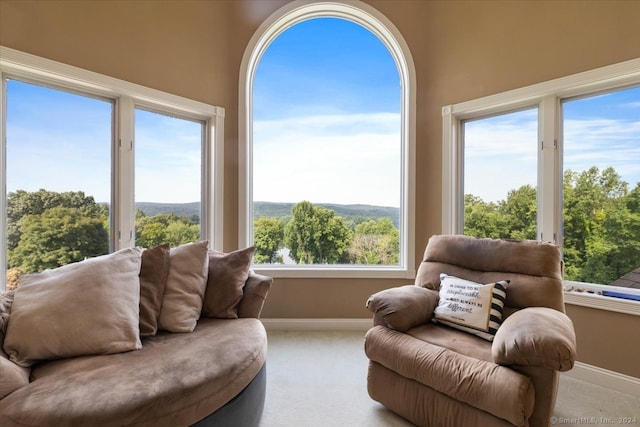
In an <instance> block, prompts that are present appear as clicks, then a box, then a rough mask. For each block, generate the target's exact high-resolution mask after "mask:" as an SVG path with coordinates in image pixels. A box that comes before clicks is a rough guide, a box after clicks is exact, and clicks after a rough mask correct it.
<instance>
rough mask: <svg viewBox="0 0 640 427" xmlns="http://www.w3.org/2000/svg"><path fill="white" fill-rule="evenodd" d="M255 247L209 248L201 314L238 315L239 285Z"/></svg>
mask: <svg viewBox="0 0 640 427" xmlns="http://www.w3.org/2000/svg"><path fill="white" fill-rule="evenodd" d="M255 251H256V248H255V247H254V246H251V247H248V248H246V249H239V250H237V251H233V252H229V253H223V252H218V251H214V250H210V251H209V277H208V279H207V291H206V293H205V295H204V306H203V309H202V313H203V314H204V315H205V316H207V317H216V318H221V319H237V318H238V304H239V303H240V300H241V299H242V295H243V291H242V288H243V287H244V284H245V282H246V281H247V278H248V277H249V269H250V268H251V260H252V259H253V254H254V252H255Z"/></svg>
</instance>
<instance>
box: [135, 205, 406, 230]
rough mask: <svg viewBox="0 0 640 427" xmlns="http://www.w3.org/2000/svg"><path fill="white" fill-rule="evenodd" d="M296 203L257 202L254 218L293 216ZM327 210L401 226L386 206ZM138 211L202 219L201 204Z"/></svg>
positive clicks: (142, 207)
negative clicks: (387, 219)
mask: <svg viewBox="0 0 640 427" xmlns="http://www.w3.org/2000/svg"><path fill="white" fill-rule="evenodd" d="M294 205H295V203H276V202H255V203H254V204H253V208H254V211H253V212H254V216H255V217H256V218H259V217H261V216H267V217H271V218H281V217H286V216H289V215H291V208H293V206H294ZM317 205H318V206H323V207H325V208H327V209H331V210H333V211H335V213H336V215H338V216H341V217H343V218H374V219H378V218H391V220H392V221H393V223H394V225H395V226H396V227H398V226H399V225H398V224H399V222H400V220H399V217H400V214H399V209H398V208H391V207H386V206H372V205H339V204H333V203H319V204H317ZM136 209H140V210H141V211H142V212H144V214H145V215H147V216H153V215H156V214H159V213H175V214H177V215H179V216H186V217H190V218H191V217H193V216H194V215H195V216H197V217H200V202H192V203H149V202H141V203H136Z"/></svg>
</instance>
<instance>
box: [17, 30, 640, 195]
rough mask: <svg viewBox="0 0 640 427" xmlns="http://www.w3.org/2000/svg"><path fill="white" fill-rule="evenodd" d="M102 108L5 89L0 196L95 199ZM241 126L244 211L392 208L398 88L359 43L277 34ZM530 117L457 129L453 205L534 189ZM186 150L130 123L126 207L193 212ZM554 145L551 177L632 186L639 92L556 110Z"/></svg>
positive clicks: (191, 159) (104, 174) (24, 88)
mask: <svg viewBox="0 0 640 427" xmlns="http://www.w3.org/2000/svg"><path fill="white" fill-rule="evenodd" d="M223 107H224V106H223ZM111 108H112V105H111V103H110V102H108V101H106V100H98V99H91V98H86V97H82V96H77V95H72V94H68V93H64V92H61V91H56V90H51V89H45V88H41V87H38V86H34V85H30V84H25V83H20V82H15V81H12V82H10V83H9V85H8V117H7V121H8V127H7V136H8V141H7V142H8V144H7V146H8V148H7V155H8V165H7V178H8V179H7V181H8V183H7V184H8V185H7V189H8V191H15V190H16V189H25V190H28V191H35V190H37V189H39V188H46V189H48V190H52V191H79V190H81V191H84V192H85V193H86V194H90V195H93V196H94V197H95V198H96V200H97V201H107V200H109V197H110V196H109V191H110V188H109V185H110V180H111V178H110V164H109V162H110V158H111V147H110V143H111V137H110V134H111ZM253 115H254V157H253V158H254V165H253V168H254V182H253V184H254V200H266V201H275V202H297V201H300V200H303V199H306V200H310V201H312V202H314V203H322V202H332V203H364V204H374V205H384V206H399V189H400V181H399V174H400V158H399V151H400V150H399V148H400V145H399V144H400V141H399V138H400V136H399V135H400V125H399V123H400V122H399V121H400V82H399V77H398V72H397V69H396V65H395V63H394V61H393V59H392V57H391V55H390V53H389V52H388V51H387V49H386V47H385V46H384V45H383V44H382V43H381V42H380V40H378V39H377V38H376V37H375V36H374V35H373V34H371V33H370V32H369V31H367V30H365V29H364V28H362V27H360V26H359V25H357V24H354V23H351V22H347V21H344V20H340V19H328V18H322V19H313V20H309V21H305V22H303V23H300V24H298V25H295V26H294V27H291V28H289V29H288V30H287V31H285V32H284V33H282V34H281V35H280V36H279V37H278V38H277V39H276V40H275V41H274V42H273V43H272V44H271V45H270V46H269V47H268V49H267V50H266V52H265V54H264V55H263V57H262V59H261V62H260V63H259V66H258V68H257V72H256V76H255V81H254V111H253ZM536 115H537V110H536V109H533V110H527V111H523V112H518V113H514V114H509V115H505V116H499V117H495V118H491V119H486V120H479V121H474V122H470V123H469V124H468V126H469V128H468V132H467V133H468V135H467V136H468V140H467V144H468V147H467V151H466V153H465V161H466V167H467V170H468V176H471V177H473V179H469V180H468V181H467V184H466V185H467V188H465V192H466V193H473V194H475V195H478V196H480V197H482V198H483V199H485V200H487V201H489V200H491V201H497V200H502V199H504V198H505V197H506V195H507V192H508V191H509V190H511V189H514V188H517V187H519V186H520V185H524V184H531V185H535V183H536V178H535V177H536V141H537V125H536V122H535V120H536ZM34 124H35V125H34ZM199 138H200V124H198V123H194V122H189V121H186V120H182V119H175V118H170V117H167V116H163V115H159V114H155V113H148V112H138V114H137V115H136V144H137V152H136V168H137V169H136V174H137V175H136V200H137V201H155V202H176V203H180V202H191V201H196V200H198V199H199V197H200V186H199V169H200V161H201V159H200V154H199ZM424 143H427V142H425V141H418V144H424ZM429 143H440V142H439V141H430V142H429ZM565 145H566V147H565V156H564V161H565V167H567V168H571V169H573V170H583V169H585V168H588V167H590V166H593V165H596V166H598V167H600V168H601V169H602V168H604V167H607V166H613V167H614V168H615V169H616V170H617V171H618V173H619V174H621V175H622V177H623V179H624V180H626V181H627V182H629V183H630V187H633V186H635V184H636V183H637V182H639V181H640V166H638V165H640V88H635V89H630V90H625V91H622V92H617V93H615V94H609V95H603V96H597V97H591V98H588V99H583V100H575V101H571V102H567V103H566V104H565Z"/></svg>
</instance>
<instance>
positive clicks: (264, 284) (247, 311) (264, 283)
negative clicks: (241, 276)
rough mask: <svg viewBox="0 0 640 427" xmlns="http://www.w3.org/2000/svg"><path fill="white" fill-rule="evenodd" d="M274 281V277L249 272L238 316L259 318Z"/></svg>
mask: <svg viewBox="0 0 640 427" xmlns="http://www.w3.org/2000/svg"><path fill="white" fill-rule="evenodd" d="M272 283H273V278H272V277H269V276H263V275H261V274H255V273H249V278H248V279H247V281H246V282H245V284H244V288H243V289H242V292H243V295H242V299H241V300H240V303H239V304H238V317H254V318H256V319H259V318H260V314H261V313H262V307H263V306H264V301H265V300H266V299H267V294H268V293H269V289H271V284H272Z"/></svg>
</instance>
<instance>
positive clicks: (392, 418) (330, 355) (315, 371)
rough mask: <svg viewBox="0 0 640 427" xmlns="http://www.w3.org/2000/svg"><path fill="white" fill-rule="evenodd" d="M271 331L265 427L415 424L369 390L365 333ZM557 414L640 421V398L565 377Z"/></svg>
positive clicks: (560, 421) (592, 421) (598, 421)
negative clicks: (372, 397)
mask: <svg viewBox="0 0 640 427" xmlns="http://www.w3.org/2000/svg"><path fill="white" fill-rule="evenodd" d="M268 335H269V352H268V356H267V396H266V402H265V409H264V414H263V416H262V422H261V424H260V426H261V427H289V426H291V427H334V426H336V427H350V426H352V427H378V426H379V427H407V426H411V425H412V424H410V423H409V422H407V421H406V420H404V419H403V418H401V417H399V416H397V415H395V414H393V413H392V412H390V411H389V410H387V409H386V408H385V407H384V406H382V405H381V404H379V403H377V402H375V401H373V400H371V398H370V397H369V395H368V394H367V365H368V359H367V357H366V356H365V354H364V332H351V331H347V332H344V331H341V332H299V331H295V332H294V331H269V332H268ZM554 417H555V418H554V419H552V420H551V421H552V424H553V423H555V424H557V425H572V426H580V425H589V426H605V425H606V426H611V425H618V426H619V425H640V399H639V398H636V397H633V396H629V395H626V394H623V393H619V392H616V391H612V390H608V389H605V388H603V387H599V386H595V385H592V384H589V383H586V382H583V381H580V380H577V379H573V378H569V377H567V376H564V375H561V378H560V385H559V391H558V399H557V403H556V410H555V413H554ZM625 417H626V418H631V419H633V418H634V417H635V418H636V422H635V424H634V423H626V424H623V422H622V421H623V418H625ZM465 427H466V426H465ZM471 427H473V426H471ZM483 427H484V426H483Z"/></svg>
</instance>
